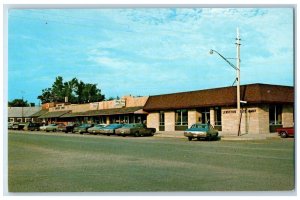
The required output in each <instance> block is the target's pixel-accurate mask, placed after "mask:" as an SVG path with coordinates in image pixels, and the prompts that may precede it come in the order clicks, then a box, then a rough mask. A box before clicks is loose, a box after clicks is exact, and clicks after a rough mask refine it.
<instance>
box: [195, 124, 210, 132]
mask: <svg viewBox="0 0 300 200" xmlns="http://www.w3.org/2000/svg"><path fill="white" fill-rule="evenodd" d="M191 128H193V129H198V130H203V131H206V130H208V124H193V125H192V126H191Z"/></svg>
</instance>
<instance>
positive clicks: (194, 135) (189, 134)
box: [184, 132, 218, 138]
mask: <svg viewBox="0 0 300 200" xmlns="http://www.w3.org/2000/svg"><path fill="white" fill-rule="evenodd" d="M184 136H185V137H192V138H207V137H218V133H217V134H214V135H208V134H207V133H205V132H203V133H201V132H200V133H199V132H197V133H192V132H184Z"/></svg>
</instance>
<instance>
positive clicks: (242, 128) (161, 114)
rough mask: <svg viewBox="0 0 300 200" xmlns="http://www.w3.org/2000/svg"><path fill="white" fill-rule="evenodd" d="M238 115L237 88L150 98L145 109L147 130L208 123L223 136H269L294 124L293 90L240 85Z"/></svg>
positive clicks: (168, 129)
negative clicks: (238, 109) (281, 128)
mask: <svg viewBox="0 0 300 200" xmlns="http://www.w3.org/2000/svg"><path fill="white" fill-rule="evenodd" d="M240 89H241V100H242V101H243V102H247V103H245V104H241V114H239V113H237V109H236V105H237V100H236V99H237V96H236V86H233V87H223V88H214V89H206V90H198V91H191V92H182V93H174V94H165V95H156V96H150V97H149V98H148V101H147V103H146V104H145V106H144V110H145V111H146V112H148V113H149V114H148V115H147V125H148V127H152V128H156V129H157V130H160V131H181V130H185V129H187V128H188V127H190V126H191V125H192V124H194V123H197V122H200V123H208V122H209V123H211V124H212V125H214V127H215V128H217V129H218V130H219V131H220V133H221V134H222V135H238V132H240V133H241V134H260V133H272V132H275V129H276V128H278V127H289V126H293V125H294V88H293V87H289V86H277V85H268V84H249V85H243V86H241V88H240Z"/></svg>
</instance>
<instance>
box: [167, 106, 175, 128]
mask: <svg viewBox="0 0 300 200" xmlns="http://www.w3.org/2000/svg"><path fill="white" fill-rule="evenodd" d="M165 131H175V112H174V111H169V112H165Z"/></svg>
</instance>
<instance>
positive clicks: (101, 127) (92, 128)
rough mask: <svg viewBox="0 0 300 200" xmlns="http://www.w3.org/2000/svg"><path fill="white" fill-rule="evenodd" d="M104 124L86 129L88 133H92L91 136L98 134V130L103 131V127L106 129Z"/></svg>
mask: <svg viewBox="0 0 300 200" xmlns="http://www.w3.org/2000/svg"><path fill="white" fill-rule="evenodd" d="M106 126H107V125H106V124H97V125H95V126H93V127H91V128H88V130H87V131H88V133H92V134H95V135H96V134H98V133H100V130H101V129H103V128H104V127H106Z"/></svg>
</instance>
